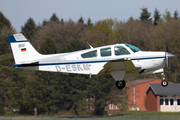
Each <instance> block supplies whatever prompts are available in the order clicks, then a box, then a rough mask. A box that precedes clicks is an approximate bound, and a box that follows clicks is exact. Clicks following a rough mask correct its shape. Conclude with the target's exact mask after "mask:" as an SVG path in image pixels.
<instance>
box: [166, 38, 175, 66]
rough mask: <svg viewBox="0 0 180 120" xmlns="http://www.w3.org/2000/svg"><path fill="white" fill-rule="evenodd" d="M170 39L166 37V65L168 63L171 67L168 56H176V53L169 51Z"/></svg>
mask: <svg viewBox="0 0 180 120" xmlns="http://www.w3.org/2000/svg"><path fill="white" fill-rule="evenodd" d="M168 51H169V50H168V39H167V37H166V65H167V68H168V67H169V63H168V62H169V60H168V58H169V57H173V56H175V55H173V54H171V53H168Z"/></svg>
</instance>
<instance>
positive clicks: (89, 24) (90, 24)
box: [87, 18, 93, 27]
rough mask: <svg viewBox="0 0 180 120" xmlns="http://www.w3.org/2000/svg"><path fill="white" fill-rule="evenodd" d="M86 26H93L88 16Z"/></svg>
mask: <svg viewBox="0 0 180 120" xmlns="http://www.w3.org/2000/svg"><path fill="white" fill-rule="evenodd" d="M87 26H88V27H92V26H93V23H92V21H91V19H90V18H88V21H87Z"/></svg>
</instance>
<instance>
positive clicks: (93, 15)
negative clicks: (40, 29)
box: [0, 0, 180, 32]
mask: <svg viewBox="0 0 180 120" xmlns="http://www.w3.org/2000/svg"><path fill="white" fill-rule="evenodd" d="M144 7H146V8H148V11H149V12H151V17H153V15H154V10H155V8H157V10H158V11H159V12H160V14H164V13H165V10H166V9H167V10H168V11H170V13H171V15H172V16H173V14H174V11H175V10H177V11H178V12H179V13H180V0H0V11H1V12H2V13H3V14H4V16H5V17H6V18H8V19H9V20H10V22H11V24H12V26H13V27H14V28H15V30H16V32H21V26H24V24H25V22H27V20H28V19H29V18H30V17H31V18H33V20H34V21H35V23H36V24H37V25H38V24H41V23H42V21H43V20H44V19H47V20H49V19H50V17H51V16H52V15H53V13H56V15H57V16H58V18H59V19H64V21H68V20H69V19H72V20H73V21H76V22H77V21H78V19H79V18H80V17H81V16H82V17H83V18H84V19H85V23H86V22H87V20H88V18H90V19H91V20H92V22H93V23H95V22H97V21H99V20H103V19H108V18H112V19H115V18H116V19H117V20H121V21H124V20H128V19H129V18H130V17H131V16H132V17H133V18H134V19H139V17H140V13H141V11H142V10H141V8H144Z"/></svg>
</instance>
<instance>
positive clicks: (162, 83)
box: [161, 73, 168, 87]
mask: <svg viewBox="0 0 180 120" xmlns="http://www.w3.org/2000/svg"><path fill="white" fill-rule="evenodd" d="M161 75H162V78H163V80H162V82H161V85H162V86H163V87H166V86H168V81H167V80H165V75H164V73H161Z"/></svg>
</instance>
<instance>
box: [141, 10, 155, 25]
mask: <svg viewBox="0 0 180 120" xmlns="http://www.w3.org/2000/svg"><path fill="white" fill-rule="evenodd" d="M141 10H142V12H141V16H140V20H141V21H142V22H143V21H149V22H151V20H152V18H150V17H151V13H149V12H148V9H147V8H141Z"/></svg>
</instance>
